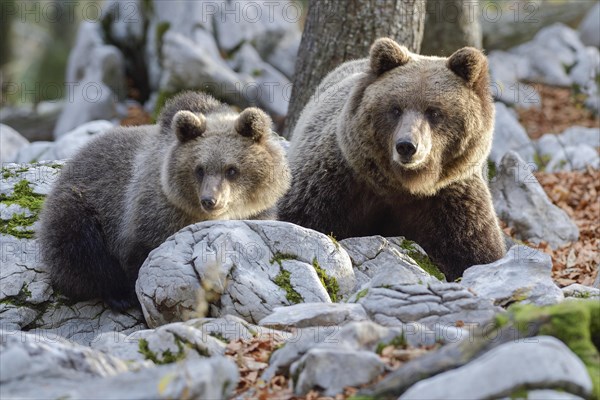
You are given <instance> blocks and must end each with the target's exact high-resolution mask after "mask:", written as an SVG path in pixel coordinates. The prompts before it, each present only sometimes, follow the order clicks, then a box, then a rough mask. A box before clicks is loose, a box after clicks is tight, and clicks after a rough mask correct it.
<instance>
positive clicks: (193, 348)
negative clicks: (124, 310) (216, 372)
mask: <svg viewBox="0 0 600 400" xmlns="http://www.w3.org/2000/svg"><path fill="white" fill-rule="evenodd" d="M127 338H128V340H137V341H138V343H139V341H140V340H142V339H143V340H145V342H146V343H147V344H148V350H149V351H150V352H152V353H153V354H154V355H155V357H156V358H157V360H162V361H163V362H164V361H166V358H167V357H176V358H185V359H186V360H189V359H197V358H205V357H210V356H214V355H223V354H224V353H225V344H226V343H225V342H223V341H221V340H219V339H216V338H215V337H213V336H211V335H208V334H206V333H205V332H203V331H202V330H200V329H196V328H194V327H192V326H189V325H186V324H184V323H182V322H175V323H172V324H167V325H163V326H161V327H158V328H157V329H153V330H152V329H149V330H141V331H137V332H134V333H132V334H130V335H129V336H127Z"/></svg>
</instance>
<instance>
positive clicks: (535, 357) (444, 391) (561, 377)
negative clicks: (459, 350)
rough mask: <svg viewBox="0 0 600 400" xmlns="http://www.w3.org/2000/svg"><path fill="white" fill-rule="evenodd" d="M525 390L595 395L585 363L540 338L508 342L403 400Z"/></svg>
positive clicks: (472, 396)
mask: <svg viewBox="0 0 600 400" xmlns="http://www.w3.org/2000/svg"><path fill="white" fill-rule="evenodd" d="M523 387H531V388H540V389H542V388H548V389H555V388H561V389H563V390H565V391H567V392H570V393H574V394H577V395H582V396H584V397H585V396H589V395H591V393H592V381H591V379H590V377H589V375H588V373H587V370H586V368H585V365H584V364H583V362H582V361H581V360H580V359H579V358H578V357H577V356H576V355H575V354H573V352H572V351H571V350H569V348H568V347H567V346H566V345H565V344H564V343H562V342H561V341H560V340H558V339H555V338H553V337H548V336H537V337H534V338H531V339H528V340H527V341H519V342H517V343H506V344H503V345H501V346H499V347H497V348H495V349H492V350H490V351H489V352H487V353H486V354H484V355H482V356H481V357H479V358H477V359H475V360H474V361H472V362H470V363H469V364H467V365H465V366H463V367H460V368H457V369H455V370H451V371H448V372H445V373H442V374H439V375H436V376H434V377H432V378H428V379H424V380H422V381H420V382H418V383H416V384H415V385H413V386H412V387H410V388H409V389H408V390H407V391H406V392H404V394H402V396H400V399H442V398H444V399H445V398H451V399H483V398H499V397H502V396H507V395H510V394H511V393H513V392H514V391H516V390H518V389H521V388H523Z"/></svg>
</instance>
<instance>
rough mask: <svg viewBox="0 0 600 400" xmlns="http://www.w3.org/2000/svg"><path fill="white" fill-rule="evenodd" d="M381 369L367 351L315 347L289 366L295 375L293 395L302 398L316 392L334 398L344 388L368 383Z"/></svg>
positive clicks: (382, 365) (383, 368)
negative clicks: (313, 391)
mask: <svg viewBox="0 0 600 400" xmlns="http://www.w3.org/2000/svg"><path fill="white" fill-rule="evenodd" d="M385 370H386V366H385V364H384V363H383V361H382V360H381V359H380V358H379V356H377V354H375V353H373V352H370V351H364V350H363V351H352V350H344V349H328V348H315V349H313V350H311V351H309V352H308V353H307V354H305V355H304V356H303V357H302V358H301V359H300V360H299V361H298V362H297V363H296V364H295V365H293V366H292V375H293V376H297V379H296V380H295V382H294V392H295V393H296V394H297V395H299V396H302V395H305V394H307V393H308V392H309V391H311V390H312V389H317V390H322V391H323V394H324V395H325V396H334V395H336V394H338V393H342V392H343V390H344V387H346V386H360V385H363V384H365V383H369V382H371V381H372V380H373V379H374V378H376V377H377V376H379V375H381V374H382V373H383V372H384V371H385Z"/></svg>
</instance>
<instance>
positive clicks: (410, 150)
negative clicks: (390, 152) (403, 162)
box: [396, 140, 417, 158]
mask: <svg viewBox="0 0 600 400" xmlns="http://www.w3.org/2000/svg"><path fill="white" fill-rule="evenodd" d="M396 151H397V152H398V154H400V156H401V157H403V158H410V157H412V156H413V155H414V154H415V153H416V152H417V146H415V145H414V144H413V142H409V141H407V140H402V141H399V142H397V143H396Z"/></svg>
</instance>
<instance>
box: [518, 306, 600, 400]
mask: <svg viewBox="0 0 600 400" xmlns="http://www.w3.org/2000/svg"><path fill="white" fill-rule="evenodd" d="M509 318H510V319H511V320H512V321H513V323H514V324H515V325H516V327H517V329H519V331H521V332H527V331H528V330H529V329H531V327H532V326H534V325H539V331H538V333H537V334H538V335H547V336H554V337H555V338H557V339H560V340H561V341H563V342H564V343H565V344H566V345H567V346H568V347H569V348H570V349H571V350H572V351H573V353H575V354H577V356H578V357H579V358H580V359H581V360H582V361H583V363H584V364H585V366H586V368H587V370H588V373H589V374H590V377H591V379H592V382H593V385H594V398H598V399H600V353H599V351H598V350H599V347H600V302H598V301H565V302H562V303H559V304H556V305H553V306H548V307H536V306H533V305H521V304H518V305H515V306H512V307H511V308H510V309H509Z"/></svg>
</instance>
